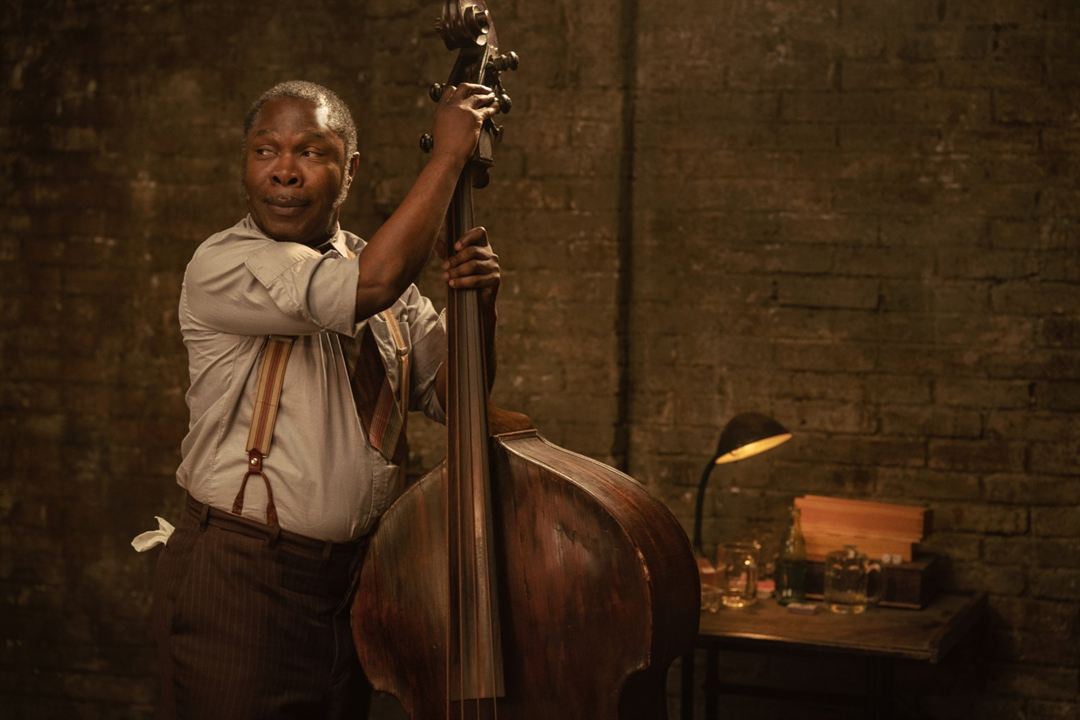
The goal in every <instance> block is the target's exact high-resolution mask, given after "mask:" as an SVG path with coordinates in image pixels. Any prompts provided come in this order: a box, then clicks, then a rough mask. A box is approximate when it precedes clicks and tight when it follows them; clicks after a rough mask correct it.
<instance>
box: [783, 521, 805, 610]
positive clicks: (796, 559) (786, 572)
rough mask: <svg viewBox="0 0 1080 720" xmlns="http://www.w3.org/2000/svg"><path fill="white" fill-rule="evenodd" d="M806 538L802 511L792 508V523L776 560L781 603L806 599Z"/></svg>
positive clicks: (785, 603) (785, 534)
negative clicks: (801, 515)
mask: <svg viewBox="0 0 1080 720" xmlns="http://www.w3.org/2000/svg"><path fill="white" fill-rule="evenodd" d="M806 571H807V564H806V539H805V538H803V534H802V523H801V518H800V511H799V508H797V507H792V508H791V524H790V525H788V529H787V532H786V533H784V539H783V540H782V541H781V543H780V556H779V557H778V558H777V560H776V601H777V602H778V603H780V604H781V605H787V604H788V603H793V602H802V601H803V600H805V599H806Z"/></svg>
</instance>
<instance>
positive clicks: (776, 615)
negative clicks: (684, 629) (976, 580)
mask: <svg viewBox="0 0 1080 720" xmlns="http://www.w3.org/2000/svg"><path fill="white" fill-rule="evenodd" d="M985 604H986V595H985V593H978V594H974V595H942V596H940V597H938V598H937V600H935V601H934V603H933V604H931V605H930V606H928V607H926V608H924V609H922V610H898V609H890V608H881V607H874V608H870V609H869V610H867V611H866V612H865V613H863V614H861V615H835V614H833V613H830V612H828V611H827V610H825V609H824V608H820V609H819V612H818V613H817V614H815V615H797V614H794V613H791V612H789V611H788V610H787V609H786V608H783V607H781V606H780V605H778V604H777V603H776V602H775V601H774V600H771V599H770V600H761V601H759V602H758V603H757V604H756V605H754V606H752V607H749V608H743V609H738V610H730V609H721V610H720V611H719V612H716V613H709V612H703V613H702V614H701V623H700V625H699V627H698V636H697V644H696V646H697V647H698V648H704V649H705V650H706V652H707V655H706V663H705V675H706V678H705V716H706V718H707V719H708V720H715V719H716V718H718V717H719V714H718V696H719V695H720V693H722V692H726V693H730V694H738V695H760V696H766V697H791V698H792V699H802V700H815V699H816V700H823V699H825V698H824V697H823V696H821V695H820V694H817V693H805V692H785V691H783V690H776V689H772V688H769V689H764V688H757V687H752V686H740V685H731V684H726V683H722V682H720V680H719V678H718V677H717V676H718V667H719V663H718V658H717V656H718V653H719V651H720V650H722V649H728V650H753V651H758V652H767V651H772V652H812V653H817V652H826V653H840V654H844V655H855V656H862V657H864V658H865V659H866V661H867V687H866V690H867V692H866V697H865V698H864V702H865V705H866V712H867V716H868V717H872V718H888V717H889V714H890V712H891V707H892V702H891V699H892V698H891V696H892V676H893V668H894V665H895V662H896V661H897V660H904V659H906V660H917V661H922V662H930V663H936V662H938V661H940V660H941V659H942V658H944V657H945V655H946V654H947V653H948V652H949V650H951V649H952V648H953V646H955V645H956V643H957V642H958V641H959V640H960V639H961V638H962V637H963V636H964V635H965V634H966V633H967V632H968V631H969V630H970V629H971V628H972V627H973V626H974V625H975V623H976V622H977V621H978V619H979V617H980V616H981V614H982V610H983V607H984V606H985ZM829 697H830V698H831V699H833V700H835V699H836V698H835V696H829ZM682 718H683V720H693V718H694V658H693V653H690V654H688V655H686V656H684V657H683V661H682Z"/></svg>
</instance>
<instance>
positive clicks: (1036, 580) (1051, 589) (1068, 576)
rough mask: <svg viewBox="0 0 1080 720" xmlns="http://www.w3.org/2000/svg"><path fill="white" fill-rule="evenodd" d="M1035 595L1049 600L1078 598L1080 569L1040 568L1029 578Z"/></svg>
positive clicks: (1079, 592)
mask: <svg viewBox="0 0 1080 720" xmlns="http://www.w3.org/2000/svg"><path fill="white" fill-rule="evenodd" d="M1031 592H1032V594H1033V595H1034V596H1035V597H1039V598H1048V599H1051V600H1072V601H1074V602H1075V601H1078V600H1080V570H1042V571H1040V572H1039V573H1036V574H1034V575H1033V576H1032V578H1031Z"/></svg>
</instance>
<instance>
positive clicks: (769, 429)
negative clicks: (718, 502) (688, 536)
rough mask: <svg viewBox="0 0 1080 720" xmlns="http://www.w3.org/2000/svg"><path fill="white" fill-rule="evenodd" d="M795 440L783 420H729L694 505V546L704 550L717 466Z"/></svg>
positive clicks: (744, 416) (747, 416)
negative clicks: (705, 514)
mask: <svg viewBox="0 0 1080 720" xmlns="http://www.w3.org/2000/svg"><path fill="white" fill-rule="evenodd" d="M790 439H791V432H789V431H788V429H787V428H785V427H784V426H783V425H781V424H780V423H778V422H776V421H775V420H773V419H772V418H771V417H769V416H767V415H762V414H761V413H754V412H746V413H740V414H738V415H736V416H735V417H733V418H731V420H729V421H728V423H727V425H725V426H724V429H723V430H721V431H720V440H719V441H718V442H717V443H716V453H715V454H714V455H713V457H712V459H711V460H709V462H708V464H706V465H705V470H704V472H702V473H701V481H700V482H699V483H698V492H697V502H696V503H695V505H694V538H693V543H694V549H695V550H697V551H698V552H701V514H702V510H703V508H704V505H705V488H706V486H707V485H708V484H709V476H710V475H711V474H712V470H713V468H714V467H716V466H717V465H723V464H725V463H732V462H738V461H739V460H745V459H746V458H748V457H753V456H754V455H758V454H760V453H763V452H765V451H766V450H771V449H772V448H774V447H776V446H777V445H780V444H781V443H785V442H787V441H788V440H790Z"/></svg>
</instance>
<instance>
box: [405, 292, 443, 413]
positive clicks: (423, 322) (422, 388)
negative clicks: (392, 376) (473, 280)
mask: <svg viewBox="0 0 1080 720" xmlns="http://www.w3.org/2000/svg"><path fill="white" fill-rule="evenodd" d="M402 299H403V300H404V301H405V304H406V307H407V313H408V319H409V340H410V344H411V345H412V358H413V370H412V388H411V390H412V392H411V397H412V398H413V401H412V409H413V410H420V411H422V412H423V413H424V414H425V415H427V416H428V417H429V418H431V419H432V420H435V421H436V422H446V413H445V411H444V409H443V407H442V405H441V404H440V403H439V396H438V393H437V392H436V391H435V376H436V375H437V374H438V372H439V366H441V365H442V364H443V363H445V362H446V313H445V312H443V313H438V312H436V311H435V308H434V306H433V305H432V304H431V301H430V300H428V299H427V298H426V297H424V296H423V295H421V294H420V291H419V290H417V289H416V286H415V285H414V286H411V287H410V288H409V290H408V291H407V292H406V294H405V296H404V297H403V298H402Z"/></svg>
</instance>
